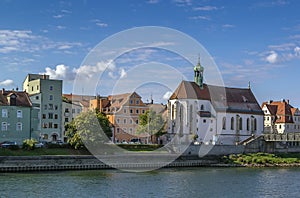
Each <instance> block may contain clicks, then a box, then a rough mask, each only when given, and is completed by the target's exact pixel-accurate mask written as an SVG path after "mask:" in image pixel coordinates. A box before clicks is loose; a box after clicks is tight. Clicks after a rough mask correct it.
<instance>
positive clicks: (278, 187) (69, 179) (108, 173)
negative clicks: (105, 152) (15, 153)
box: [0, 168, 300, 198]
mask: <svg viewBox="0 0 300 198" xmlns="http://www.w3.org/2000/svg"><path fill="white" fill-rule="evenodd" d="M299 178H300V169H299V168H257V169H256V168H181V169H173V168H169V169H161V170H157V171H151V172H145V173H129V172H122V171H118V170H88V171H62V172H38V173H37V172H36V173H6V174H0V182H1V185H0V186H1V187H0V197H57V198H58V197H170V198H171V197H172V198H173V197H184V198H188V197H299V196H300V182H299Z"/></svg>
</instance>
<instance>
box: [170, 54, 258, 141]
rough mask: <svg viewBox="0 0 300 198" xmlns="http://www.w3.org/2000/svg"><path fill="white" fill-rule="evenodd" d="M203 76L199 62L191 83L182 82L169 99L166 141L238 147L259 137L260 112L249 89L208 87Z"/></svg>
mask: <svg viewBox="0 0 300 198" xmlns="http://www.w3.org/2000/svg"><path fill="white" fill-rule="evenodd" d="M203 73H204V68H203V67H202V66H201V64H200V59H199V61H198V64H197V65H196V66H195V67H194V82H190V81H182V82H181V83H180V84H179V86H178V87H177V89H176V90H175V91H174V92H173V94H172V95H171V97H170V98H169V101H168V127H167V128H168V135H169V140H172V141H175V142H177V143H178V144H182V143H191V142H194V143H197V144H205V145H239V144H242V143H243V142H245V141H247V140H250V139H253V138H255V137H258V136H260V135H261V134H262V132H263V127H264V113H263V111H262V110H261V108H260V105H259V104H258V102H257V100H256V98H255V96H254V94H253V93H252V91H251V88H250V86H249V87H248V88H230V87H222V86H215V85H208V84H205V83H203V79H204V76H203Z"/></svg>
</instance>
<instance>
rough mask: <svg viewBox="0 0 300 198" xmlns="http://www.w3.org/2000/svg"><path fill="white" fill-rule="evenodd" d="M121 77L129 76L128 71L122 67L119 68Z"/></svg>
mask: <svg viewBox="0 0 300 198" xmlns="http://www.w3.org/2000/svg"><path fill="white" fill-rule="evenodd" d="M119 74H120V78H125V77H126V76H127V72H126V71H125V69H124V68H120V70H119Z"/></svg>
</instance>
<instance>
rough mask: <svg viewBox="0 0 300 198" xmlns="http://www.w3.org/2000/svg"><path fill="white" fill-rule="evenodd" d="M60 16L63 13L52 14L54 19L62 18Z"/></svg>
mask: <svg viewBox="0 0 300 198" xmlns="http://www.w3.org/2000/svg"><path fill="white" fill-rule="evenodd" d="M62 17H64V15H63V14H58V15H54V16H53V18H55V19H60V18H62Z"/></svg>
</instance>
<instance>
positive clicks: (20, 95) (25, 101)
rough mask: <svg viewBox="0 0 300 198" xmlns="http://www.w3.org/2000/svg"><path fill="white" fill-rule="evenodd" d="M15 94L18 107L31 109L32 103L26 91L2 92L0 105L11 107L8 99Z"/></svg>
mask: <svg viewBox="0 0 300 198" xmlns="http://www.w3.org/2000/svg"><path fill="white" fill-rule="evenodd" d="M13 94H15V95H16V105H15V106H21V107H31V106H32V104H31V101H30V99H29V97H28V94H27V93H26V92H24V91H10V90H2V91H0V105H1V106H9V105H10V103H9V101H8V97H9V96H11V95H13Z"/></svg>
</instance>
